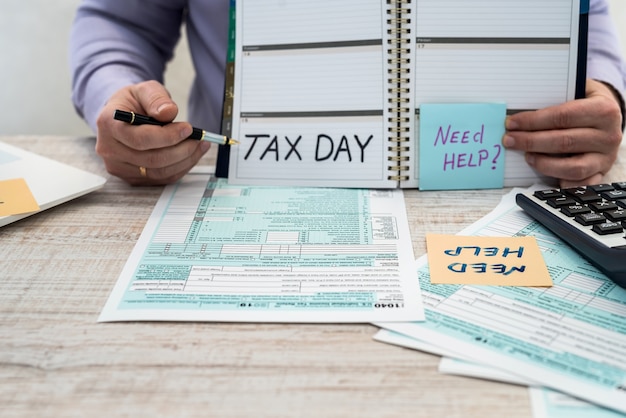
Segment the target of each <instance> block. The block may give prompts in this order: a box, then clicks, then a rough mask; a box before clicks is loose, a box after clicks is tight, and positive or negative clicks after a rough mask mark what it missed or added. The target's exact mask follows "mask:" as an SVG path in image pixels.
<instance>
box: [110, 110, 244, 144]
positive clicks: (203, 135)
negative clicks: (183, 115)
mask: <svg viewBox="0 0 626 418" xmlns="http://www.w3.org/2000/svg"><path fill="white" fill-rule="evenodd" d="M113 119H116V120H121V121H122V122H126V123H130V124H131V125H158V126H164V125H167V124H168V123H167V122H160V121H158V120H156V119H154V118H152V117H150V116H145V115H140V114H138V113H135V112H126V111H124V110H116V111H115V114H114V115H113ZM187 139H197V140H199V141H209V142H213V143H214V144H219V145H235V144H238V143H239V141H237V140H236V139H232V138H229V137H227V136H224V135H219V134H213V133H211V132H207V131H205V130H204V129H200V128H193V132H192V133H191V135H189V136H188V137H187Z"/></svg>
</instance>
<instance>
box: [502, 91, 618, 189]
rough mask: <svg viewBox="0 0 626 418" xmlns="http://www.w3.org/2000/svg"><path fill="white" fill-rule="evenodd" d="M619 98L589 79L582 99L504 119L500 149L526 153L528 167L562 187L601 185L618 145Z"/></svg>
mask: <svg viewBox="0 0 626 418" xmlns="http://www.w3.org/2000/svg"><path fill="white" fill-rule="evenodd" d="M621 124H622V115H621V111H620V106H619V98H618V97H617V95H616V93H614V92H613V90H612V89H611V88H610V87H609V86H607V85H605V84H603V83H601V82H598V81H595V80H587V86H586V98H584V99H579V100H573V101H569V102H567V103H564V104H562V105H558V106H552V107H548V108H545V109H540V110H536V111H529V112H520V113H517V114H515V115H511V116H509V117H508V118H507V120H506V130H507V131H506V133H505V135H504V138H503V141H502V142H503V144H504V146H505V147H506V148H509V149H515V150H521V151H525V152H526V162H527V163H528V164H529V165H530V166H532V167H534V168H535V169H536V170H537V171H539V172H540V173H542V174H544V175H546V176H549V177H555V178H557V179H559V181H560V186H561V187H573V186H576V185H588V184H594V183H601V182H602V177H603V176H604V175H605V174H606V173H607V172H608V171H609V169H610V168H611V166H612V165H613V163H614V162H615V160H616V159H617V153H618V149H619V145H620V143H621V140H622V130H621Z"/></svg>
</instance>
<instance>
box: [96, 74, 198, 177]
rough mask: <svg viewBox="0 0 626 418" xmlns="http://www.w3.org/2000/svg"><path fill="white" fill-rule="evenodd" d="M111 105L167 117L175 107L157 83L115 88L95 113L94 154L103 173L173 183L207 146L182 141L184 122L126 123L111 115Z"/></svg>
mask: <svg viewBox="0 0 626 418" xmlns="http://www.w3.org/2000/svg"><path fill="white" fill-rule="evenodd" d="M116 109H120V110H125V111H129V112H135V113H140V114H145V115H148V116H152V117H153V118H156V119H157V120H159V121H162V122H172V121H173V120H174V118H175V117H176V115H177V113H178V106H176V104H175V103H174V102H173V101H172V99H171V98H170V95H169V93H168V92H167V90H166V89H165V87H164V86H163V85H161V84H160V83H158V82H156V81H146V82H143V83H139V84H135V85H132V86H128V87H125V88H123V89H120V90H119V91H117V92H116V93H115V94H114V95H113V96H112V97H111V99H110V100H109V101H108V102H107V104H106V105H105V106H104V108H103V109H102V112H100V115H99V116H98V120H97V126H98V134H97V140H96V153H97V154H98V155H99V156H100V157H102V159H103V160H104V164H105V166H106V169H107V171H108V172H109V173H111V174H113V175H114V176H117V177H120V178H121V179H123V180H125V181H126V182H128V183H130V184H132V185H160V184H168V183H173V182H175V181H177V180H178V179H180V178H181V177H182V176H184V175H185V174H186V173H187V172H188V171H189V170H190V169H191V168H192V167H193V166H194V165H195V164H196V163H197V162H198V160H200V158H201V157H202V156H203V155H204V154H205V153H206V152H207V151H208V150H209V146H210V143H208V142H206V141H186V140H185V138H187V137H188V136H189V135H191V131H192V129H193V128H192V127H191V125H190V124H189V123H187V122H175V123H169V124H168V125H166V126H155V125H141V126H136V125H130V124H127V123H124V122H120V121H118V120H114V119H113V114H114V112H115V110H116Z"/></svg>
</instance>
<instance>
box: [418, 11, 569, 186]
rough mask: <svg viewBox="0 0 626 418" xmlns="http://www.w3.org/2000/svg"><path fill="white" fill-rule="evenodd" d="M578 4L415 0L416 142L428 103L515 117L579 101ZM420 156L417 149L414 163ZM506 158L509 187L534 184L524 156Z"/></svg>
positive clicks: (507, 155)
mask: <svg viewBox="0 0 626 418" xmlns="http://www.w3.org/2000/svg"><path fill="white" fill-rule="evenodd" d="M576 3H577V2H576V1H573V0H550V1H545V0H530V1H524V2H520V1H518V0H480V1H472V2H467V1H463V0H416V1H415V8H414V20H415V22H416V24H415V35H414V38H413V40H414V42H415V49H414V51H415V54H414V60H413V61H414V62H413V63H412V65H413V66H414V67H413V74H414V89H413V98H414V100H415V106H416V109H415V111H416V118H415V129H414V137H415V140H416V142H415V143H418V142H419V106H420V105H421V104H424V103H472V102H474V103H475V102H503V103H506V105H507V111H508V112H509V113H510V112H516V111H522V110H530V109H539V108H543V107H547V106H551V105H555V104H559V103H563V102H565V101H567V100H571V99H574V95H575V87H576V71H575V68H576V57H577V45H578V13H579V10H578V6H577V4H576ZM572 69H573V70H572ZM418 153H419V147H417V146H416V147H415V149H414V150H413V151H412V153H411V159H413V158H415V160H416V161H417V159H418ZM505 158H506V160H505V186H518V185H519V186H527V185H529V184H531V183H533V182H535V181H537V179H538V177H537V174H536V172H535V171H534V170H532V169H531V168H530V167H528V165H527V164H526V162H525V161H524V158H523V154H522V153H514V152H509V151H507V154H506V157H505ZM413 176H414V180H413V181H412V182H408V183H407V185H412V186H416V185H417V184H418V183H419V182H418V178H417V170H416V171H415V172H414V173H413Z"/></svg>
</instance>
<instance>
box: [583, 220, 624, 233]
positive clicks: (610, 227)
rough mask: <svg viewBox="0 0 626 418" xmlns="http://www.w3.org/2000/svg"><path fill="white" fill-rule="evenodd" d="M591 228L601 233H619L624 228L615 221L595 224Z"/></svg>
mask: <svg viewBox="0 0 626 418" xmlns="http://www.w3.org/2000/svg"><path fill="white" fill-rule="evenodd" d="M591 230H592V231H593V232H595V233H597V234H600V235H608V234H618V233H620V232H622V231H623V230H624V229H623V228H622V226H621V225H620V224H618V223H615V222H605V223H602V224H596V225H594V226H593V227H592V228H591Z"/></svg>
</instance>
